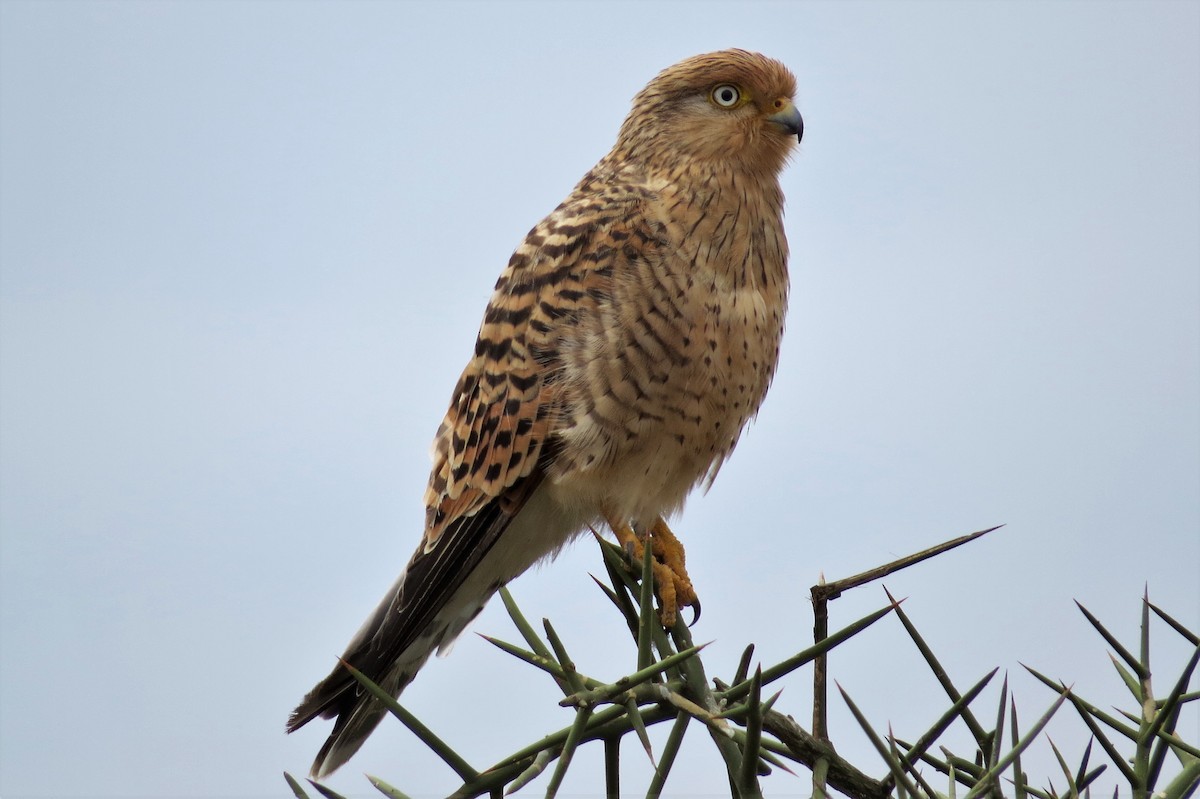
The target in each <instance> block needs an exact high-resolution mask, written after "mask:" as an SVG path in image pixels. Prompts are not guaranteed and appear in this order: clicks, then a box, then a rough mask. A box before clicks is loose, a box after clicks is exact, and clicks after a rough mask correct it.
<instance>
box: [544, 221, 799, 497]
mask: <svg viewBox="0 0 1200 799" xmlns="http://www.w3.org/2000/svg"><path fill="white" fill-rule="evenodd" d="M727 244H728V242H727ZM739 272H740V273H741V274H739ZM786 298H787V274H786V248H785V247H779V246H760V247H757V248H755V247H749V248H743V249H742V251H741V252H724V253H722V252H719V250H718V248H716V247H714V246H713V245H712V244H711V243H710V244H709V245H708V246H706V247H699V248H692V249H687V248H680V249H678V250H674V251H672V252H669V253H668V254H667V255H666V256H664V257H659V258H652V259H646V260H644V261H637V260H635V261H633V262H631V263H630V264H628V265H626V267H625V268H624V269H623V270H622V271H621V272H620V273H619V274H617V275H616V276H615V277H614V282H613V287H612V293H611V297H610V298H608V300H607V301H606V302H604V303H601V305H600V306H599V307H598V308H597V313H596V314H595V317H594V318H592V319H588V320H584V323H583V324H580V325H579V326H578V327H577V328H576V330H575V331H574V333H573V334H572V336H571V341H570V342H569V343H568V344H567V345H566V346H564V348H563V353H564V356H565V357H564V373H563V379H564V385H565V386H566V387H567V390H566V392H565V395H566V396H567V398H568V399H567V407H566V409H565V413H564V417H565V418H564V420H563V421H564V424H563V426H562V429H561V440H562V442H563V448H562V454H561V456H560V458H559V460H558V463H557V464H556V468H555V471H554V474H553V475H552V478H553V480H554V481H555V483H556V484H557V485H558V487H559V491H560V492H563V493H564V494H566V495H569V496H574V497H575V498H576V499H577V500H578V501H580V502H583V503H585V504H586V503H595V504H596V505H597V506H598V507H603V508H608V509H611V510H613V511H615V512H616V513H617V514H618V515H621V516H624V517H626V518H630V519H634V520H645V521H649V520H652V519H653V518H654V517H655V516H658V515H665V514H669V513H671V512H673V511H674V510H676V509H678V508H679V507H680V506H681V505H682V504H683V501H684V499H685V498H686V496H687V494H688V492H689V491H690V490H691V489H692V488H693V487H694V486H695V485H696V483H697V482H699V481H701V480H702V479H704V478H705V477H706V476H707V475H710V474H712V473H714V472H715V469H716V468H718V467H719V466H720V464H721V463H722V462H723V461H724V459H725V458H726V457H728V455H729V453H730V452H731V451H732V450H733V447H734V445H735V444H736V443H737V439H738V436H739V435H740V433H741V431H742V428H743V427H744V426H745V424H746V422H747V421H748V420H749V419H750V418H751V417H752V416H753V415H754V414H755V413H756V412H757V410H758V407H759V405H760V404H761V402H762V399H763V397H764V395H765V394H766V390H767V387H768V385H769V383H770V381H771V377H772V375H773V374H774V370H775V364H776V362H777V360H778V353H779V342H780V338H781V336H782V332H783V315H784V310H785V306H786Z"/></svg>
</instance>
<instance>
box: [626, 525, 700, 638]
mask: <svg viewBox="0 0 1200 799" xmlns="http://www.w3.org/2000/svg"><path fill="white" fill-rule="evenodd" d="M606 518H607V520H608V526H609V527H611V528H612V530H613V532H614V533H615V534H616V536H617V540H618V541H620V542H621V546H622V547H624V548H625V550H626V551H628V552H630V553H631V554H632V555H633V559H634V562H635V563H640V562H641V560H642V557H643V552H644V551H645V550H644V549H643V548H642V539H643V538H644V537H645V536H642V535H640V534H638V533H637V532H635V531H634V529H633V527H631V526H630V525H629V524H628V523H623V522H616V521H614V520H613V517H612V516H607V517H606ZM648 536H649V538H650V552H651V554H653V555H654V559H653V561H652V563H651V568H652V569H653V570H654V582H655V586H656V587H657V589H658V602H659V614H658V619H659V621H660V622H662V625H663V627H668V628H669V627H672V626H674V624H675V618H676V616H677V615H678V613H679V608H681V607H690V608H692V609H693V611H694V616H693V618H692V623H693V624H695V623H696V620H697V619H699V618H700V599H699V598H698V597H697V596H696V589H695V588H693V587H692V580H691V578H690V577H689V576H688V573H687V568H686V567H685V566H684V560H685V558H684V552H683V544H681V543H680V542H679V539H678V538H676V537H675V534H674V533H672V532H671V528H670V527H667V523H666V522H665V521H663V519H662V517H661V516H660V517H658V518H657V519H655V520H654V524H653V526H651V528H650V531H649V533H648Z"/></svg>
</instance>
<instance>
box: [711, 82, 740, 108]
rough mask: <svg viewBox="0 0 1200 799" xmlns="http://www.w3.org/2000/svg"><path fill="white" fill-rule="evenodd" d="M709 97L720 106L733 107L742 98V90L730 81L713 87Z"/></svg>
mask: <svg viewBox="0 0 1200 799" xmlns="http://www.w3.org/2000/svg"><path fill="white" fill-rule="evenodd" d="M711 97H712V101H713V102H714V103H716V104H717V105H719V106H721V107H722V108H733V107H734V106H736V105H737V104H738V102H739V101H740V100H741V99H742V92H741V90H739V89H738V87H737V86H734V85H733V84H732V83H722V84H721V85H719V86H716V87H714V88H713V90H712V95H711Z"/></svg>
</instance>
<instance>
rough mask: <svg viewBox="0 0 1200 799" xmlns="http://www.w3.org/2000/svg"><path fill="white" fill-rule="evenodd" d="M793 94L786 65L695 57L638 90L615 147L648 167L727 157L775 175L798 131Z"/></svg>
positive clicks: (752, 58) (741, 54)
mask: <svg viewBox="0 0 1200 799" xmlns="http://www.w3.org/2000/svg"><path fill="white" fill-rule="evenodd" d="M795 94H796V79H795V77H793V75H792V73H791V72H789V71H788V68H787V67H785V66H784V65H783V64H781V63H779V62H778V61H776V60H774V59H771V58H767V57H766V56H763V55H759V54H758V53H750V52H747V51H745V50H721V51H720V52H716V53H707V54H705V55H698V56H693V57H692V58H688V59H686V60H684V61H680V62H679V63H678V64H675V65H674V66H671V67H668V68H666V69H664V70H663V71H662V72H660V73H659V74H658V75H657V76H656V77H655V78H654V79H653V80H652V81H650V83H649V84H647V86H646V88H645V89H643V90H642V91H641V92H639V93H638V95H637V96H636V97H635V98H634V100H633V109H632V110H631V111H630V113H629V116H628V117H627V118H626V119H625V123H624V124H623V125H622V126H621V132H620V134H619V135H618V138H617V146H616V148H615V150H614V152H615V153H620V154H621V156H623V157H624V158H626V159H629V160H634V161H641V162H643V163H644V164H646V165H647V166H659V167H666V168H673V167H677V166H680V165H682V164H683V163H684V162H691V163H693V164H695V163H697V162H711V163H714V164H720V163H725V164H728V165H730V166H733V167H734V168H736V169H738V170H739V171H742V172H749V173H757V174H761V175H769V176H771V177H774V176H775V175H776V174H777V173H778V172H779V170H780V169H782V168H783V165H784V163H785V162H786V161H787V157H788V154H789V153H790V152H791V150H792V148H793V147H794V146H795V144H796V143H797V142H798V141H799V140H800V138H801V137H802V136H803V135H804V120H803V119H801V117H800V112H799V111H797V110H796V105H795V100H794V97H795Z"/></svg>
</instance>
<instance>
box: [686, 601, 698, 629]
mask: <svg viewBox="0 0 1200 799" xmlns="http://www.w3.org/2000/svg"><path fill="white" fill-rule="evenodd" d="M688 607H689V608H691V609H692V620H691V622H690V623H689V624H688V629H689V630H690V629H691V628H693V627H695V626H696V622H698V621H700V599H699V597H697V599H696V601H695V602H692V603H691V604H690V605H688Z"/></svg>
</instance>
